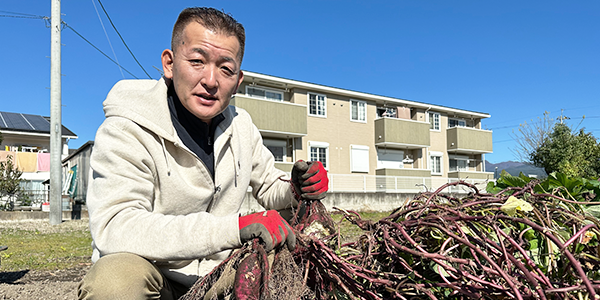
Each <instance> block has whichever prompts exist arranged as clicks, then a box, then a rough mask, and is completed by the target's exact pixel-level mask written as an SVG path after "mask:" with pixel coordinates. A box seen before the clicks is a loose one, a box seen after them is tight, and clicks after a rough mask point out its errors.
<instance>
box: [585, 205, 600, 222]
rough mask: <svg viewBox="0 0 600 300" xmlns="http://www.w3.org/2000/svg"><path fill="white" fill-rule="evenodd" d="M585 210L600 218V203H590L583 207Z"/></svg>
mask: <svg viewBox="0 0 600 300" xmlns="http://www.w3.org/2000/svg"><path fill="white" fill-rule="evenodd" d="M583 211H584V212H585V213H586V214H589V215H592V216H593V217H594V218H596V219H600V205H588V206H586V207H584V208H583Z"/></svg>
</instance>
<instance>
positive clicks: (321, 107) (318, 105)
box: [308, 93, 327, 117]
mask: <svg viewBox="0 0 600 300" xmlns="http://www.w3.org/2000/svg"><path fill="white" fill-rule="evenodd" d="M325 108H326V97H325V95H320V94H313V93H309V94H308V114H309V115H312V116H323V117H325V116H327V114H326V113H327V112H326V110H325Z"/></svg>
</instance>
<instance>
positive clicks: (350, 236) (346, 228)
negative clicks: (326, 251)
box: [331, 211, 391, 243]
mask: <svg viewBox="0 0 600 300" xmlns="http://www.w3.org/2000/svg"><path fill="white" fill-rule="evenodd" d="M358 213H359V214H360V217H361V218H362V219H365V220H371V221H374V222H375V221H379V220H381V219H383V218H384V217H387V216H389V215H390V213H391V212H389V211H387V212H373V211H370V212H358ZM331 217H332V218H333V220H334V221H335V222H336V224H340V235H341V237H342V238H341V242H342V243H346V242H352V241H356V240H357V239H358V237H359V236H361V235H362V234H363V230H362V229H360V228H358V226H356V225H354V224H351V223H350V222H349V221H348V220H345V219H344V220H342V217H343V215H342V214H341V213H339V212H335V213H332V215H331ZM340 220H341V223H340Z"/></svg>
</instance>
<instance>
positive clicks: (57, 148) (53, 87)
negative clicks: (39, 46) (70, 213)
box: [50, 0, 62, 225]
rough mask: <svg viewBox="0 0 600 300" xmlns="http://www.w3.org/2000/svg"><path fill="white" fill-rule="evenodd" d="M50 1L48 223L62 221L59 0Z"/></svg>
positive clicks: (53, 223)
mask: <svg viewBox="0 0 600 300" xmlns="http://www.w3.org/2000/svg"><path fill="white" fill-rule="evenodd" d="M51 1H52V8H51V10H52V14H51V38H50V55H51V58H50V60H51V62H50V224H52V225H57V224H60V223H62V163H61V160H62V159H61V158H62V120H61V102H62V100H61V78H60V76H61V66H60V64H61V62H60V47H61V40H60V38H61V36H60V35H61V26H62V24H61V18H60V0H51Z"/></svg>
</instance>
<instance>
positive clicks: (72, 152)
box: [62, 141, 94, 164]
mask: <svg viewBox="0 0 600 300" xmlns="http://www.w3.org/2000/svg"><path fill="white" fill-rule="evenodd" d="M88 147H94V141H87V142H85V144H83V145H81V147H79V148H77V149H69V156H67V157H65V158H64V159H63V160H62V163H63V164H64V163H66V162H67V161H69V160H71V158H73V157H75V156H77V155H78V154H79V153H81V151H83V150H85V149H87V148H88Z"/></svg>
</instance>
